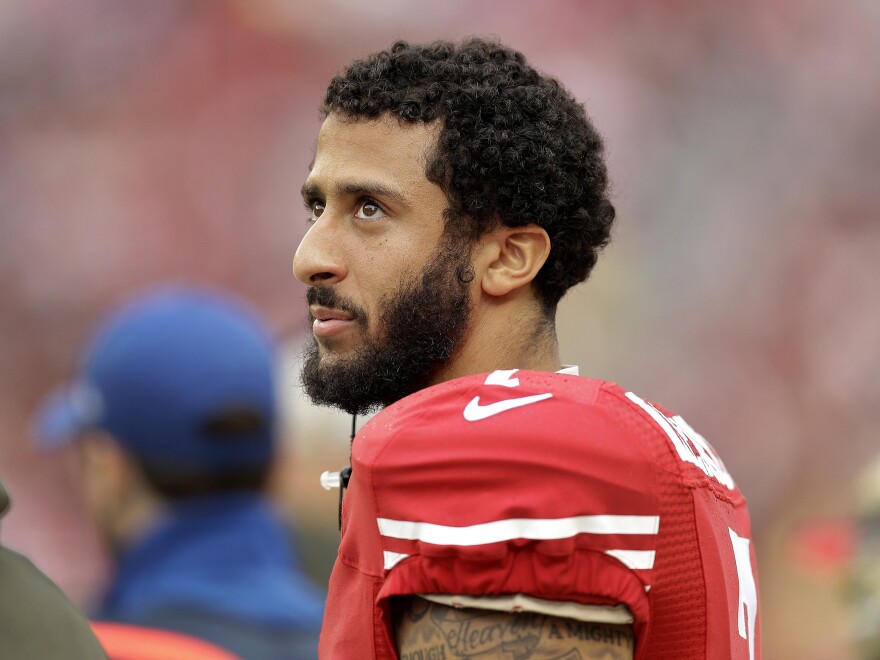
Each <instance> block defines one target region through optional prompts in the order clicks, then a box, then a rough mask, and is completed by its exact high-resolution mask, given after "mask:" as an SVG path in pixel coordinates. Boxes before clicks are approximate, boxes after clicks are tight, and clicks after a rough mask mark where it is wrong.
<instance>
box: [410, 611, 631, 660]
mask: <svg viewBox="0 0 880 660" xmlns="http://www.w3.org/2000/svg"><path fill="white" fill-rule="evenodd" d="M395 613H396V616H395V619H396V638H397V649H398V653H399V654H400V660H460V659H467V658H480V659H481V660H489V659H496V658H497V659H499V660H630V659H631V658H632V657H633V648H634V642H633V634H632V628H631V627H630V626H619V625H609V624H601V623H587V622H583V621H575V620H572V619H561V618H558V617H552V616H547V615H544V614H535V613H533V612H520V613H510V612H493V611H489V610H477V609H469V608H461V609H459V608H454V607H447V606H445V605H439V604H437V603H432V602H430V601H427V600H424V599H422V598H418V597H412V598H408V599H403V600H401V601H399V602H398V603H397V606H396V607H395Z"/></svg>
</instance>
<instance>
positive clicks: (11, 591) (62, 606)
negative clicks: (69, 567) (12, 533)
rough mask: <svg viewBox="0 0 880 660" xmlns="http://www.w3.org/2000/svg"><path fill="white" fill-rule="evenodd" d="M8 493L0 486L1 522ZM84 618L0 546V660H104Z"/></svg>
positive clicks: (42, 578)
mask: <svg viewBox="0 0 880 660" xmlns="http://www.w3.org/2000/svg"><path fill="white" fill-rule="evenodd" d="M8 510H9V495H8V494H7V493H6V489H5V488H3V484H2V483H0V518H2V517H3V515H4V514H5V513H6V512H7V511H8ZM106 657H107V656H106V655H105V653H104V651H103V649H102V648H101V645H100V644H99V643H98V640H97V639H96V638H95V636H94V635H93V634H92V629H91V628H90V626H89V622H88V621H87V620H86V618H85V617H84V616H83V615H82V614H81V613H80V612H79V610H77V609H76V607H75V606H74V605H73V603H71V602H70V600H69V599H68V598H67V596H65V595H64V594H63V593H62V591H61V590H60V589H59V588H58V587H57V586H56V585H55V583H54V582H52V581H51V580H50V579H49V578H48V577H46V576H45V575H44V574H43V573H42V572H41V571H40V570H39V569H38V568H37V567H36V566H34V565H33V564H32V563H31V562H30V561H29V560H28V559H27V558H25V557H23V556H22V555H20V554H18V553H17V552H13V551H12V550H9V549H8V548H4V547H3V546H2V545H0V658H4V659H6V658H8V659H9V660H31V659H34V660H37V659H39V660H56V659H57V660H62V659H63V660H93V659H94V660H106Z"/></svg>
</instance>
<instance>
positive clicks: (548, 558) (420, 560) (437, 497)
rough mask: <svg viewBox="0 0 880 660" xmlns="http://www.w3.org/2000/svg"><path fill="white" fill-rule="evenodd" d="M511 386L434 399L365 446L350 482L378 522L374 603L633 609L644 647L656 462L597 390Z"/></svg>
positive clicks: (589, 385)
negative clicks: (448, 599)
mask: <svg viewBox="0 0 880 660" xmlns="http://www.w3.org/2000/svg"><path fill="white" fill-rule="evenodd" d="M495 373H496V374H498V373H499V372H495ZM500 373H502V374H504V373H507V374H508V376H507V377H499V376H496V377H495V380H494V381H492V376H489V377H487V376H486V375H482V376H479V377H470V378H467V379H460V380H459V381H455V382H454V384H453V385H452V386H450V387H446V388H439V389H438V388H432V389H430V390H425V391H424V392H423V393H420V394H422V396H415V397H410V400H409V401H407V404H406V405H405V406H400V407H398V408H396V409H394V407H392V408H390V409H388V410H387V411H386V412H389V413H392V414H390V415H385V414H384V413H383V414H380V415H378V416H377V417H376V418H374V420H372V421H371V422H370V424H369V425H368V426H367V427H365V429H364V430H363V431H362V434H361V436H359V442H358V443H357V445H356V448H355V451H354V452H353V466H354V467H353V469H354V476H353V479H356V478H358V477H360V480H359V484H358V486H359V488H360V492H359V496H360V497H364V498H369V506H365V507H363V509H362V511H361V514H363V513H364V512H366V511H367V510H369V511H370V512H371V513H373V514H374V515H375V521H374V522H373V524H374V525H375V529H376V530H377V532H378V536H377V539H378V544H379V546H380V547H381V552H382V566H381V571H382V578H383V579H382V580H381V587H380V588H379V592H378V594H377V600H378V601H380V602H381V601H387V600H388V599H390V598H391V597H393V596H397V595H411V594H446V595H450V594H451V595H463V596H478V597H487V596H489V597H491V596H504V595H512V594H519V595H523V596H526V597H528V598H531V599H536V600H540V601H551V602H570V603H578V604H583V605H588V606H596V605H599V606H619V605H624V606H625V607H626V608H627V609H628V610H629V611H630V613H631V614H632V616H633V618H634V622H635V624H634V625H635V627H636V632H637V634H638V629H639V627H643V626H644V625H646V624H647V621H648V618H649V614H650V612H649V604H648V598H647V595H646V592H647V590H648V589H649V588H650V576H651V569H652V567H653V563H654V558H655V554H656V541H657V535H658V528H659V515H658V506H657V494H656V492H655V479H654V476H653V470H654V467H653V466H652V464H651V461H650V460H648V457H647V456H646V454H645V452H644V451H643V448H642V446H641V444H640V443H639V442H638V441H637V440H636V439H635V438H633V437H630V435H631V433H630V429H629V428H628V427H627V426H626V424H621V423H620V420H619V419H618V418H617V416H616V415H617V414H616V413H615V412H613V411H611V410H609V409H608V408H607V407H606V406H605V405H603V403H602V397H600V396H599V394H600V388H601V383H600V382H599V381H590V380H588V379H584V378H578V377H568V376H560V375H555V374H538V373H535V372H518V373H517V374H516V375H515V376H516V377H512V374H511V373H510V372H500ZM352 494H354V493H352ZM363 522H364V521H362V520H361V521H359V523H363ZM349 524H351V523H349ZM344 544H345V539H343V545H344ZM377 568H378V567H377Z"/></svg>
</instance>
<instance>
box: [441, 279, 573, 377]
mask: <svg viewBox="0 0 880 660" xmlns="http://www.w3.org/2000/svg"><path fill="white" fill-rule="evenodd" d="M522 293H523V294H524V293H525V292H522ZM561 366H562V362H561V361H560V359H559V343H558V341H557V339H556V327H555V323H554V320H553V318H552V317H550V318H548V317H547V316H546V315H545V314H544V312H543V311H542V310H541V308H540V305H539V304H538V303H537V301H536V300H534V298H532V296H531V295H511V296H508V297H505V298H504V299H503V300H498V299H495V298H485V299H483V300H481V304H480V305H478V306H477V307H476V308H475V309H474V312H473V317H472V319H471V322H470V328H469V329H468V334H467V336H466V337H465V340H464V342H463V344H462V346H461V348H460V349H459V350H458V352H457V353H456V355H455V356H454V357H453V358H452V360H450V361H449V363H448V364H447V365H446V366H445V367H444V368H443V370H442V371H440V372H439V373H438V374H437V377H436V378H435V379H434V380H433V381H432V383H431V384H432V385H433V384H437V383H441V382H444V381H447V380H452V379H453V378H461V377H462V376H469V375H471V374H478V373H486V372H490V371H496V370H498V369H528V370H531V371H550V372H553V371H558V370H559V369H560V368H561Z"/></svg>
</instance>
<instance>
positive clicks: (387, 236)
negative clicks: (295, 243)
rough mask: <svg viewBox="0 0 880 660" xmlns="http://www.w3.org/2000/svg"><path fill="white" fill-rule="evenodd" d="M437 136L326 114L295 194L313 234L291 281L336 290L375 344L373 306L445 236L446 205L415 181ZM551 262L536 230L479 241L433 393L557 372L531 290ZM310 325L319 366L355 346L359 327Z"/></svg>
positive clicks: (388, 120)
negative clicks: (462, 326) (494, 375)
mask: <svg viewBox="0 0 880 660" xmlns="http://www.w3.org/2000/svg"><path fill="white" fill-rule="evenodd" d="M436 136H437V130H436V127H435V126H432V125H426V124H411V125H410V124H400V123H399V122H398V121H397V120H396V119H394V118H392V117H390V116H385V117H382V118H380V119H378V120H375V121H368V120H360V121H352V120H348V119H344V118H341V117H337V116H336V115H333V114H331V115H330V116H329V117H328V118H327V119H326V120H325V121H324V124H323V126H322V127H321V131H320V134H319V136H318V146H317V150H316V154H315V160H314V163H313V165H312V169H311V172H310V174H309V176H308V179H307V180H306V182H305V184H304V185H303V192H304V198H305V199H306V203H307V205H309V206H310V212H311V213H312V220H311V226H310V228H309V231H308V232H307V233H306V235H305V237H304V238H303V240H302V242H301V243H300V246H299V248H298V249H297V251H296V255H295V256H294V260H293V272H294V274H295V275H296V277H297V279H299V280H300V281H301V282H303V283H305V284H308V285H309V286H333V287H335V288H336V289H337V291H338V293H339V294H340V295H342V296H343V297H344V298H346V299H347V300H350V301H351V302H353V303H354V304H356V305H357V306H359V307H360V308H362V309H363V310H364V311H365V312H366V314H367V317H368V319H369V322H368V326H367V329H366V332H369V333H373V335H374V336H379V333H381V328H377V327H375V319H376V318H377V313H376V312H377V309H378V308H379V302H380V301H381V300H382V298H383V297H384V296H387V295H389V294H393V291H394V290H395V289H396V288H397V287H398V285H399V282H400V281H401V279H402V278H403V277H405V276H413V275H415V274H417V273H419V272H420V271H421V270H422V268H424V266H425V264H426V263H427V261H428V259H429V258H430V257H431V256H432V255H433V254H434V252H435V251H436V249H437V246H438V244H439V242H440V237H441V235H442V233H443V228H444V222H445V221H444V219H443V211H444V210H445V209H446V207H447V200H446V195H445V194H444V193H443V191H442V189H441V188H440V187H439V186H437V185H436V184H434V183H431V182H430V181H428V179H427V177H426V176H425V163H426V157H427V154H428V153H429V152H430V149H431V148H432V147H433V145H434V143H435V142H436V139H437V137H436ZM549 252H550V241H549V238H548V237H547V234H546V232H545V231H544V230H543V229H541V228H540V227H537V226H535V225H529V226H527V227H520V228H508V227H500V228H498V229H496V230H493V231H490V232H488V233H486V234H484V235H483V236H482V237H481V238H480V240H479V241H478V243H477V244H476V245H475V246H474V249H473V252H472V259H473V265H474V270H475V274H476V276H475V278H474V280H473V281H472V282H471V284H470V288H471V291H470V293H471V299H472V301H473V314H472V317H473V318H472V319H471V327H470V329H469V332H468V333H467V337H466V338H465V340H464V342H463V344H462V345H461V346H460V347H459V350H458V351H457V352H456V354H455V355H454V356H453V358H452V359H451V360H450V361H449V362H448V363H447V364H446V365H445V366H444V367H443V368H442V369H441V370H440V372H438V373H437V374H436V376H435V379H434V381H433V382H432V383H431V384H434V383H439V382H442V381H445V380H449V379H452V378H458V377H460V376H465V375H469V374H473V373H482V372H486V371H492V370H494V369H505V368H514V367H515V368H519V369H534V370H543V371H555V370H557V369H558V368H559V367H560V361H559V356H558V348H557V344H556V337H555V334H554V332H553V327H552V323H551V322H549V321H548V320H547V319H546V318H545V317H544V315H543V313H542V312H541V309H540V305H539V303H538V301H537V299H536V298H535V295H534V293H533V291H532V288H531V282H532V280H533V279H534V277H535V275H536V274H537V272H538V271H539V270H540V268H541V266H542V265H543V264H544V261H546V258H547V255H548V254H549ZM313 313H314V310H313ZM337 320H338V319H337ZM318 325H320V324H318ZM318 325H316V327H315V330H316V332H315V336H316V338H317V340H318V346H319V350H320V355H321V359H322V360H327V361H332V360H334V359H338V358H339V357H342V356H346V355H350V354H351V353H352V352H353V351H354V350H355V349H357V348H358V347H359V346H360V345H361V342H362V339H363V338H362V337H361V336H360V333H361V330H359V328H358V327H357V324H354V323H348V324H346V323H345V322H344V321H343V322H342V323H338V324H335V326H334V327H332V328H329V327H328V328H327V330H328V332H327V333H326V334H322V330H323V329H322V328H319V327H318ZM536 329H537V330H536ZM536 334H537V335H538V336H536Z"/></svg>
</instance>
